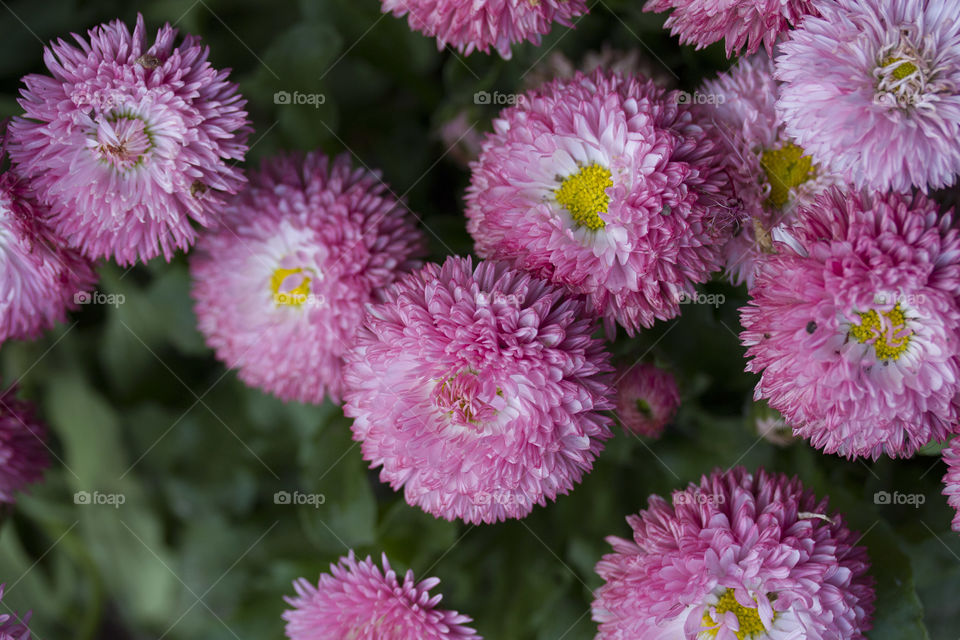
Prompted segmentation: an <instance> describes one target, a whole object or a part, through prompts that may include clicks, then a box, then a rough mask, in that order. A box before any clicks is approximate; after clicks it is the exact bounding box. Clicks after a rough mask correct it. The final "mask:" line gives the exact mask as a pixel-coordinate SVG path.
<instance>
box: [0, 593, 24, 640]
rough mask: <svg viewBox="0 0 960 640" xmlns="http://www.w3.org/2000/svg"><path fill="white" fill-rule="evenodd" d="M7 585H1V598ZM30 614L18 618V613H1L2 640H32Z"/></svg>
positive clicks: (0, 639)
mask: <svg viewBox="0 0 960 640" xmlns="http://www.w3.org/2000/svg"><path fill="white" fill-rule="evenodd" d="M6 586H7V585H5V584H2V585H0V598H2V597H3V591H4V589H5V588H6ZM29 623H30V614H29V613H27V614H25V615H24V616H22V617H21V616H18V615H17V614H16V613H12V612H11V613H0V640H30V629H28V628H27V625H28V624H29Z"/></svg>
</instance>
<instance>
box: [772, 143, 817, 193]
mask: <svg viewBox="0 0 960 640" xmlns="http://www.w3.org/2000/svg"><path fill="white" fill-rule="evenodd" d="M760 166H762V167H763V170H764V172H765V173H766V174H767V182H769V183H770V196H769V197H768V198H767V203H768V204H769V205H770V206H772V207H774V208H777V209H782V208H783V207H784V206H785V205H786V204H787V203H788V202H789V201H790V191H791V190H792V189H796V188H797V187H799V186H800V185H802V184H803V183H805V182H807V181H809V180H812V179H813V178H815V177H816V175H817V171H816V169H815V168H814V166H813V160H812V159H811V158H810V156H805V155H803V149H801V148H800V147H798V146H797V145H795V144H793V143H792V142H788V143H787V144H785V145H783V146H782V147H780V148H779V149H769V150H767V151H764V152H763V155H762V156H761V157H760Z"/></svg>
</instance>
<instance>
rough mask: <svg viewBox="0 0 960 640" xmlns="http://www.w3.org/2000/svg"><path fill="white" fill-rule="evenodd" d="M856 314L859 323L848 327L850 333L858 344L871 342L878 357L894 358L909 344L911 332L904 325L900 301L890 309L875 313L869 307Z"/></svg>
mask: <svg viewBox="0 0 960 640" xmlns="http://www.w3.org/2000/svg"><path fill="white" fill-rule="evenodd" d="M857 315H859V316H860V324H855V325H853V326H851V327H850V335H852V336H853V337H854V338H856V340H857V342H859V343H860V344H866V343H868V342H869V343H872V344H873V350H874V351H875V352H876V354H877V358H878V359H880V360H896V359H898V358H899V357H900V354H902V353H903V352H904V351H906V350H907V347H909V346H910V336H912V335H913V332H912V331H910V330H909V329H907V327H906V316H905V315H904V313H903V309H901V308H900V303H897V305H896V306H895V307H894V308H893V309H890V311H884V312H882V313H877V312H876V310H874V309H871V310H870V311H867V312H866V313H858V314H857Z"/></svg>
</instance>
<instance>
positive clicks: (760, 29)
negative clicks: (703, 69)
mask: <svg viewBox="0 0 960 640" xmlns="http://www.w3.org/2000/svg"><path fill="white" fill-rule="evenodd" d="M814 4H815V3H814V1H813V0H647V3H646V4H645V5H644V7H643V10H644V11H657V12H661V11H670V10H672V13H671V14H670V16H669V17H668V18H667V21H666V22H665V23H664V25H663V26H664V27H666V28H668V29H670V34H671V35H674V36H680V43H681V44H694V45H696V47H697V49H702V48H703V47H706V46H708V45H711V44H713V43H714V42H719V41H720V40H723V41H724V46H725V47H726V50H727V57H728V58H729V57H730V56H731V55H733V53H734V51H736V52H740V50H741V49H743V48H744V47H746V53H748V54H751V53H754V52H756V51H757V49H759V48H760V45H761V43H762V44H763V45H764V46H765V47H766V49H767V52H768V53H770V54H771V55H772V54H773V45H774V43H775V42H776V41H777V38H778V37H779V36H780V34H781V33H784V32H785V31H788V30H789V29H790V27H792V26H797V25H798V24H800V22H801V20H802V19H803V17H804V16H805V15H807V14H813V13H815V12H816V10H815V9H814Z"/></svg>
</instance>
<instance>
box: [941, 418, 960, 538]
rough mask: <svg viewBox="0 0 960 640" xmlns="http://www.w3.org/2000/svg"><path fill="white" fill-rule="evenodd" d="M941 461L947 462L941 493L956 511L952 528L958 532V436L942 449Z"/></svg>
mask: <svg viewBox="0 0 960 640" xmlns="http://www.w3.org/2000/svg"><path fill="white" fill-rule="evenodd" d="M943 461H944V462H946V463H947V473H946V475H944V476H943V484H944V487H943V495H945V496H947V504H949V505H950V506H951V507H953V508H954V509H956V511H957V513H956V515H954V517H953V530H954V531H956V532H958V533H960V437H958V438H954V439H953V440H952V441H951V442H950V444H949V445H947V447H946V448H945V449H944V450H943Z"/></svg>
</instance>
